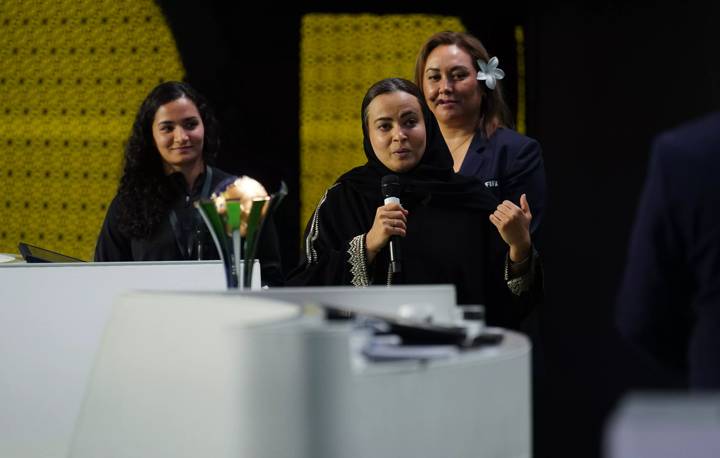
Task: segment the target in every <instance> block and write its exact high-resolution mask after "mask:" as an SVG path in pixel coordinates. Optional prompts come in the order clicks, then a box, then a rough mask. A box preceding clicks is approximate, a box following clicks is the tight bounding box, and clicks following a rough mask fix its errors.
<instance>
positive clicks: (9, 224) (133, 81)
mask: <svg viewBox="0 0 720 458" xmlns="http://www.w3.org/2000/svg"><path fill="white" fill-rule="evenodd" d="M0 62H2V65H0V221H1V223H0V252H13V253H14V252H17V243H18V242H19V241H25V242H29V243H32V244H37V245H41V246H44V247H47V248H49V249H52V250H56V251H61V252H63V253H66V254H69V255H71V256H75V257H78V258H82V259H90V258H92V255H93V251H94V248H95V241H96V239H97V235H98V233H99V232H100V225H101V224H102V221H103V218H104V217H105V212H106V209H107V205H108V204H109V203H110V200H111V199H112V197H113V196H114V195H115V192H116V190H117V185H118V180H119V178H120V172H121V170H122V157H123V143H124V141H125V140H126V139H127V137H128V135H129V133H130V128H131V126H132V122H133V119H134V116H135V113H136V111H137V109H138V107H139V106H140V103H141V102H142V100H143V98H144V97H145V95H146V94H147V93H148V92H149V91H150V89H152V88H153V87H154V86H155V85H156V84H157V83H158V82H160V81H161V80H179V79H182V77H183V75H184V70H183V67H182V63H181V61H180V56H179V54H178V52H177V48H176V46H175V41H174V39H173V37H172V34H171V32H170V30H169V28H168V27H167V25H166V23H165V19H164V18H163V16H162V12H161V11H160V9H159V8H158V6H157V5H156V3H155V2H154V1H153V0H35V1H22V2H21V1H9V2H3V3H2V5H0Z"/></svg>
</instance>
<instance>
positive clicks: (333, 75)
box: [300, 14, 465, 228]
mask: <svg viewBox="0 0 720 458" xmlns="http://www.w3.org/2000/svg"><path fill="white" fill-rule="evenodd" d="M443 30H454V31H464V30H465V28H464V27H463V25H462V23H461V22H460V19H458V18H455V17H446V16H430V15H419V14H416V15H412V14H411V15H369V14H358V15H342V14H308V15H305V16H304V17H303V20H302V27H301V45H300V48H301V49H300V53H301V56H300V57H301V58H300V186H301V194H300V202H301V209H300V210H301V211H300V219H301V225H302V228H304V227H305V224H306V222H307V221H308V219H309V218H310V216H311V214H312V212H313V211H314V209H315V206H316V205H317V203H318V201H319V200H320V198H321V197H322V195H323V193H324V192H325V189H326V188H327V187H328V186H330V185H331V184H332V183H333V182H334V181H335V179H336V178H337V177H338V176H340V175H341V174H342V173H343V172H345V171H347V170H349V169H350V168H352V167H354V166H357V165H362V164H364V163H365V161H366V159H365V154H364V153H363V147H362V130H361V124H360V114H359V113H360V104H361V103H362V98H363V96H364V95H365V91H367V89H368V88H369V87H370V85H371V84H373V83H374V82H376V81H378V80H380V79H383V78H387V77H394V76H399V77H403V78H407V79H409V80H412V79H413V75H414V68H415V58H416V56H417V52H418V51H419V50H420V46H422V44H423V43H424V42H425V40H426V39H427V38H428V37H429V36H430V35H432V34H433V33H436V32H440V31H443Z"/></svg>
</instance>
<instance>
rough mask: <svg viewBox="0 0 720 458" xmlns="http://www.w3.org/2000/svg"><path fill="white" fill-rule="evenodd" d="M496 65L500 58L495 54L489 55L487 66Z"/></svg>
mask: <svg viewBox="0 0 720 458" xmlns="http://www.w3.org/2000/svg"><path fill="white" fill-rule="evenodd" d="M498 65H500V60H499V59H498V58H497V56H495V57H491V58H490V61H489V62H488V66H490V67H492V68H497V66H498Z"/></svg>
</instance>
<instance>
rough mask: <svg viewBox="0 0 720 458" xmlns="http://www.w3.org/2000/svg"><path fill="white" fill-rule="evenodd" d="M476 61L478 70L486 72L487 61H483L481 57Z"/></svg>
mask: <svg viewBox="0 0 720 458" xmlns="http://www.w3.org/2000/svg"><path fill="white" fill-rule="evenodd" d="M477 63H478V65H479V66H480V71H481V72H483V73H488V66H487V62H485V61H484V60H482V59H478V60H477Z"/></svg>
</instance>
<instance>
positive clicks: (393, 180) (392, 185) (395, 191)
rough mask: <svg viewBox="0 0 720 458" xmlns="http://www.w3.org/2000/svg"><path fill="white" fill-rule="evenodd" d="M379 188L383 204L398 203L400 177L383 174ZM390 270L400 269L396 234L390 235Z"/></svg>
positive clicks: (396, 270) (398, 242)
mask: <svg viewBox="0 0 720 458" xmlns="http://www.w3.org/2000/svg"><path fill="white" fill-rule="evenodd" d="M380 189H381V190H382V195H383V197H384V198H385V205H387V204H399V203H400V198H399V197H398V196H399V195H400V178H398V176H397V175H385V176H384V177H382V180H381V181H380ZM389 248H390V272H391V273H396V272H400V271H401V270H402V267H401V264H400V240H399V239H398V236H397V235H393V236H391V237H390V243H389Z"/></svg>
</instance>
